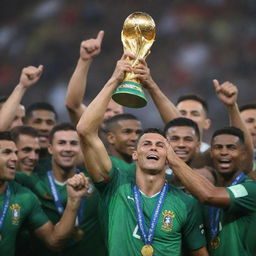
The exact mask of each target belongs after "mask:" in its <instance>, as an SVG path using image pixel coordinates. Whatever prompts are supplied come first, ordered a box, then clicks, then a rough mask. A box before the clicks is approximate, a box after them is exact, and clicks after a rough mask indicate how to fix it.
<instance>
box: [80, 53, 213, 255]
mask: <svg viewBox="0 0 256 256" xmlns="http://www.w3.org/2000/svg"><path fill="white" fill-rule="evenodd" d="M127 57H130V58H134V56H130V55H127V54H124V55H123V57H122V59H121V60H119V61H118V62H117V65H116V69H115V71H114V73H113V75H112V77H111V78H110V79H109V80H108V82H107V83H106V85H105V86H104V87H103V89H102V90H101V92H100V93H99V94H98V95H97V96H96V98H95V99H94V100H93V101H92V103H91V104H90V105H89V106H88V107H87V109H86V110H85V112H84V113H83V115H82V117H81V119H80V121H79V123H78V125H77V130H78V133H79V136H80V138H81V142H82V143H81V145H82V151H83V154H84V159H85V164H86V167H87V169H88V171H90V174H91V177H92V178H93V179H94V181H95V182H96V184H97V187H98V188H99V190H100V193H101V198H102V201H101V203H102V205H101V208H100V213H101V215H100V218H101V219H102V220H103V226H104V231H105V235H106V239H107V245H108V251H109V255H111V256H119V255H127V256H134V255H143V256H145V255H155V256H160V255H173V256H178V255H181V246H182V240H183V241H184V243H185V246H186V248H187V249H188V250H189V251H190V255H197V256H199V255H201V256H206V255H208V253H207V251H206V249H205V247H204V245H205V241H204V235H203V230H202V223H201V221H200V216H198V215H197V214H198V213H200V210H199V209H198V208H197V203H196V201H195V200H193V198H191V197H189V196H188V195H186V194H184V193H183V192H182V191H181V190H179V189H177V188H175V187H172V186H169V185H167V184H166V183H165V165H166V160H167V158H166V157H167V146H166V143H167V142H166V139H165V137H164V135H163V134H162V133H161V132H160V131H159V130H157V129H149V130H147V131H145V132H144V133H142V134H141V136H140V137H139V139H138V142H137V145H136V147H135V148H134V152H133V153H132V159H133V160H134V161H135V162H136V164H135V165H130V168H131V169H133V172H127V171H126V169H125V167H123V164H122V162H123V161H120V160H119V161H118V160H116V161H113V160H112V159H111V158H110V157H109V155H108V153H107V151H106V148H105V146H104V144H103V142H102V141H101V140H100V138H99V136H98V128H99V126H100V124H101V121H102V119H103V116H104V113H105V110H106V108H107V105H108V102H109V101H110V99H111V95H112V93H113V92H114V90H115V89H116V87H117V86H118V85H119V84H120V82H121V81H122V80H123V78H124V74H125V72H126V71H131V70H132V67H131V64H130V63H129V61H128V60H127Z"/></svg>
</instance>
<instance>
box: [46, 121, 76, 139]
mask: <svg viewBox="0 0 256 256" xmlns="http://www.w3.org/2000/svg"><path fill="white" fill-rule="evenodd" d="M58 131H75V132H76V129H75V126H74V125H73V124H71V123H60V124H57V125H55V126H54V127H53V128H52V130H51V131H50V134H49V142H50V143H52V140H53V137H54V134H55V133H56V132H58Z"/></svg>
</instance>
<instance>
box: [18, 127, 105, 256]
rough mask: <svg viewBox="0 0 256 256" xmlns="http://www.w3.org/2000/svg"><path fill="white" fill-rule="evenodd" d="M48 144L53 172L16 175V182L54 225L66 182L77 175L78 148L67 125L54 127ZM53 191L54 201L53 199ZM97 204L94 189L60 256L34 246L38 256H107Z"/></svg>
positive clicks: (65, 194) (57, 219) (82, 204)
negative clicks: (36, 200) (33, 197)
mask: <svg viewBox="0 0 256 256" xmlns="http://www.w3.org/2000/svg"><path fill="white" fill-rule="evenodd" d="M49 143H50V144H49V151H50V153H51V155H52V168H51V169H50V170H48V171H45V172H41V173H37V174H36V175H32V176H30V177H26V176H24V175H22V174H21V173H17V174H16V180H18V182H20V183H21V184H23V185H25V186H27V187H29V188H30V189H31V190H32V191H33V192H34V193H35V194H36V195H37V196H38V197H39V199H40V201H41V203H42V207H43V210H44V211H45V213H46V214H47V216H48V217H49V219H50V220H51V221H52V222H53V223H57V222H58V221H59V219H60V217H61V215H62V212H61V211H59V210H58V207H59V206H60V207H63V206H65V205H66V202H67V192H66V181H67V179H68V178H69V177H72V176H73V175H75V173H76V172H78V171H80V170H78V169H77V168H76V160H77V157H78V155H79V152H80V145H79V138H78V135H77V132H76V130H75V128H74V127H73V125H71V124H69V123H62V124H59V125H56V126H55V127H54V128H53V129H52V131H51V132H50V135H49ZM81 171H82V170H81ZM82 172H85V171H84V170H83V171H82ZM55 190H56V193H57V198H56V197H55V196H54V193H55ZM58 200H59V201H60V203H58ZM98 201H99V194H98V192H97V190H95V189H94V191H93V193H91V195H90V196H89V197H87V198H86V199H85V200H83V201H82V203H81V208H80V209H79V211H78V217H77V223H76V228H75V230H74V232H73V234H72V236H71V239H70V240H69V241H68V242H67V243H66V245H65V247H64V248H63V250H62V251H61V252H52V251H50V250H49V249H48V248H47V247H45V246H43V245H42V244H38V243H37V246H36V248H37V249H36V252H37V254H38V255H44V256H45V255H55V256H56V255H60V254H61V255H76V256H79V255H84V254H85V252H86V253H87V254H88V255H98V256H101V255H106V254H105V251H106V249H105V246H104V240H103V235H102V233H101V230H100V226H99V221H98V216H97V209H98ZM39 249H40V250H39Z"/></svg>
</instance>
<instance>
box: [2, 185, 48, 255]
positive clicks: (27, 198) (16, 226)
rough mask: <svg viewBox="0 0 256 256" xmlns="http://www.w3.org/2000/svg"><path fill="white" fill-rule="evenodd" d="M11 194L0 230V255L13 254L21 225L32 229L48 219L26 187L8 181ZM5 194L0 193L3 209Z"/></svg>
mask: <svg viewBox="0 0 256 256" xmlns="http://www.w3.org/2000/svg"><path fill="white" fill-rule="evenodd" d="M8 184H9V187H10V191H11V195H10V202H9V207H8V209H7V212H6V215H5V219H4V222H3V226H2V229H1V231H0V234H1V239H0V255H8V256H13V255H14V251H15V242H16V235H17V233H18V232H19V230H20V229H21V227H22V225H26V226H27V227H28V228H29V229H31V230H34V229H37V228H39V227H41V226H43V225H44V224H45V223H47V222H48V221H49V219H48V218H47V216H46V215H45V213H44V212H43V210H42V208H41V206H40V203H39V201H38V199H37V197H36V196H35V195H34V194H33V193H32V192H31V191H30V190H29V189H27V188H24V187H23V186H21V185H19V184H17V183H16V182H14V181H10V182H8ZM4 200H5V194H1V195H0V209H1V210H2V209H3V205H4Z"/></svg>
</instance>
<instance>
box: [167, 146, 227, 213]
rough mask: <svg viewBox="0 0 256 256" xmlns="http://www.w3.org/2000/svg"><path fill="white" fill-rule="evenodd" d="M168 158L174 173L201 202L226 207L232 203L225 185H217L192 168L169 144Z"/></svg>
mask: <svg viewBox="0 0 256 256" xmlns="http://www.w3.org/2000/svg"><path fill="white" fill-rule="evenodd" d="M167 148H168V150H167V160H168V163H169V166H170V168H171V169H172V170H173V172H174V174H175V175H176V176H177V177H178V178H179V179H180V181H181V182H182V184H183V185H184V186H185V187H186V189H187V190H188V191H189V192H190V193H191V194H192V195H193V196H194V197H196V198H197V199H198V200H199V201H200V202H202V203H204V204H207V205H213V206H217V207H222V208H226V207H228V206H229V205H230V196H229V193H228V192H227V191H226V190H225V188H223V187H215V186H214V185H213V184H212V183H211V182H210V181H209V180H208V179H206V178H205V177H203V176H202V175H200V174H199V173H197V172H195V171H194V170H192V169H191V168H190V167H189V166H188V165H187V164H186V163H185V162H184V161H183V160H182V159H180V158H179V157H178V156H177V155H176V154H175V152H174V151H173V149H172V147H171V146H170V145H167Z"/></svg>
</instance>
